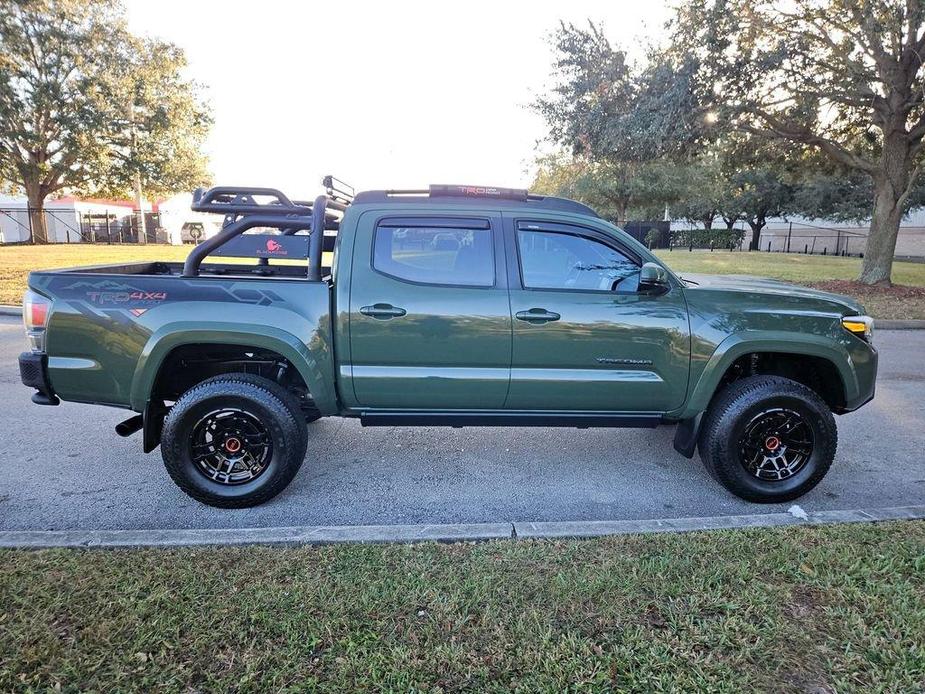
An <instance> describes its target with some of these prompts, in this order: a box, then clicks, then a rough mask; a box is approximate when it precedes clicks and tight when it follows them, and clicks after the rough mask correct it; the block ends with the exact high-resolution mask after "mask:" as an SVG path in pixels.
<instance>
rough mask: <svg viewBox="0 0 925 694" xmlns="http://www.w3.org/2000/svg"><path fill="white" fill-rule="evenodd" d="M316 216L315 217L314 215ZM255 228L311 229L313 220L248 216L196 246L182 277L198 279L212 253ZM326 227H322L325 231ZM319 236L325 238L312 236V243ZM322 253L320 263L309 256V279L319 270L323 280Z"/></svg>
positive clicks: (312, 256)
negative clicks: (201, 268) (201, 266)
mask: <svg viewBox="0 0 925 694" xmlns="http://www.w3.org/2000/svg"><path fill="white" fill-rule="evenodd" d="M313 216H314V215H313ZM254 227H276V228H280V227H284V228H286V229H309V230H310V229H311V228H312V220H311V218H309V217H301V218H296V217H280V216H279V215H273V214H248V215H245V216H244V217H241V218H240V219H238V220H235V221H234V222H232V223H231V224H229V225H228V226H226V227H225V228H224V229H222V230H221V231H220V232H219V233H217V234H216V235H215V236H213V237H212V238H211V239H206V240H205V241H203V242H202V243H200V244H199V245H198V246H196V247H195V248H194V249H193V250H192V251H190V254H189V255H188V256H187V257H186V262H185V263H183V274H182V275H181V276H182V277H196V276H197V275H198V274H199V266H200V265H201V264H202V261H203V260H205V259H206V256H208V255H209V254H210V253H211V252H212V251H214V250H215V249H216V248H218V247H219V246H221V245H223V244H225V243H227V242H228V241H230V240H231V239H233V238H234V237H235V236H240V235H241V234H243V233H244V232H245V231H247V230H248V229H253V228H254ZM323 227H324V225H322V229H323ZM315 236H318V237H319V238H320V237H322V236H324V232H323V231H322V232H321V233H320V234H312V235H311V237H310V242H313V241H314V237H315ZM320 247H321V246H320V245H319V249H320ZM320 263H321V253H320V252H319V253H318V263H317V264H316V263H315V256H314V255H311V254H310V255H309V273H308V274H309V277H311V276H312V275H313V272H312V271H313V269H317V274H318V279H321V266H320Z"/></svg>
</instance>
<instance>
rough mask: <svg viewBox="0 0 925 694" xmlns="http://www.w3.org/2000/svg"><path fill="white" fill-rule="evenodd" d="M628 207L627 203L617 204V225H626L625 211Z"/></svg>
mask: <svg viewBox="0 0 925 694" xmlns="http://www.w3.org/2000/svg"><path fill="white" fill-rule="evenodd" d="M628 207H629V202H626V201H622V200H621V201H619V202H618V203H617V217H619V218H620V221H619V224H626V210H627V208H628Z"/></svg>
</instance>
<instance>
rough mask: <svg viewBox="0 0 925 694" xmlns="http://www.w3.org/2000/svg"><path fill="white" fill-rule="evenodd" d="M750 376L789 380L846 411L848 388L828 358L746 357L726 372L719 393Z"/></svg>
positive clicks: (768, 354) (765, 354) (770, 354)
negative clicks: (800, 384) (776, 377)
mask: <svg viewBox="0 0 925 694" xmlns="http://www.w3.org/2000/svg"><path fill="white" fill-rule="evenodd" d="M748 376H782V377H783V378H789V379H790V380H791V381H796V382H797V383H802V384H803V385H804V386H806V387H807V388H810V389H811V390H813V391H815V392H816V393H817V394H818V395H819V397H821V398H822V399H823V400H824V401H825V403H826V405H828V407H829V409H830V410H832V411H833V412H843V411H844V409H845V401H846V398H845V386H844V383H843V382H842V379H841V375H840V374H839V372H838V367H836V366H835V364H833V363H832V362H831V361H829V360H828V359H826V358H824V357H816V356H810V355H807V354H793V353H789V352H751V353H749V354H743V355H742V356H740V357H738V358H737V359H736V360H735V361H734V362H733V363H732V364H731V365H730V366H729V368H728V369H726V371H725V373H724V374H723V377H722V378H721V379H720V382H719V385H718V386H717V388H716V393H719V392H720V391H722V390H723V389H724V388H725V387H726V386H728V385H729V384H730V383H733V382H735V381H738V380H739V379H742V378H747V377H748ZM714 397H715V394H714Z"/></svg>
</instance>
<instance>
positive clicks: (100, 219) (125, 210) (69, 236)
mask: <svg viewBox="0 0 925 694" xmlns="http://www.w3.org/2000/svg"><path fill="white" fill-rule="evenodd" d="M28 207H29V205H28V201H27V200H26V198H22V197H3V196H0V244H2V243H23V242H29V241H30V240H31V237H30V230H31V224H30V220H29V210H28ZM133 207H134V205H133V203H132V202H129V201H127V200H78V199H77V198H74V197H61V198H55V199H50V200H46V201H45V205H44V210H45V228H46V230H47V232H48V242H49V243H82V242H85V241H88V240H89V237H88V232H89V227H93V229H94V231H95V232H96V234H97V238H98V239H99V235H100V233H105V230H106V229H107V228H108V230H109V233H111V234H116V235H117V234H118V233H119V231H120V230H122V229H123V228H124V226H125V225H126V224H130V221H131V218H132V208H133ZM146 210H150V206H149V205H146Z"/></svg>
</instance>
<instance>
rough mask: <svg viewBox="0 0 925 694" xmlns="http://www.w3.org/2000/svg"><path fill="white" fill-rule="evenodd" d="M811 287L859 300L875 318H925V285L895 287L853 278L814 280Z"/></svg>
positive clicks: (898, 285)
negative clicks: (877, 284)
mask: <svg viewBox="0 0 925 694" xmlns="http://www.w3.org/2000/svg"><path fill="white" fill-rule="evenodd" d="M810 286H811V287H815V288H816V289H822V290H825V291H827V292H835V293H836V294H846V295H847V296H850V297H852V298H853V299H857V300H858V301H859V302H861V304H863V306H864V307H865V309H866V310H867V312H868V313H869V314H870V315H872V316H873V317H874V318H885V319H900V320H901V319H923V318H925V287H912V286H909V285H903V284H894V285H893V286H892V287H885V286H874V287H872V286H869V285H866V284H861V283H860V282H854V281H851V280H827V281H825V282H812V283H810Z"/></svg>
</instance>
